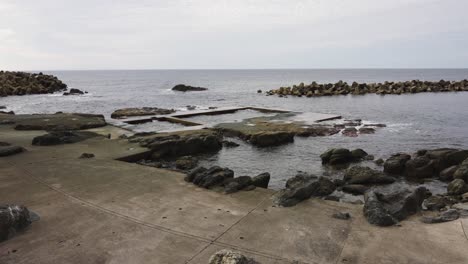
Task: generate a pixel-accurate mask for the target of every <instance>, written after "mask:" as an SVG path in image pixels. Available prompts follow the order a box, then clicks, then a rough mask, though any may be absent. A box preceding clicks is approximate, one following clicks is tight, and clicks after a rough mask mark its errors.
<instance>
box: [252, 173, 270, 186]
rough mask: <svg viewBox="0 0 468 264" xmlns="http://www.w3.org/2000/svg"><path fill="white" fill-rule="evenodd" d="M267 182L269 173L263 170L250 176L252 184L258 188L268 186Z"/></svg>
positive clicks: (268, 181)
mask: <svg viewBox="0 0 468 264" xmlns="http://www.w3.org/2000/svg"><path fill="white" fill-rule="evenodd" d="M268 183H270V173H268V172H265V173H262V174H259V175H257V176H255V177H253V178H252V185H254V186H256V187H260V188H265V189H267V188H268Z"/></svg>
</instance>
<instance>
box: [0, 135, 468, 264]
mask: <svg viewBox="0 0 468 264" xmlns="http://www.w3.org/2000/svg"><path fill="white" fill-rule="evenodd" d="M106 129H108V131H110V132H112V133H114V134H119V132H118V131H116V129H115V128H112V127H105V128H101V129H100V132H101V133H104V134H105V133H108V131H106ZM110 132H109V133H110ZM43 133H44V132H43V131H27V132H18V131H14V130H12V128H9V127H0V138H1V139H2V141H6V142H10V143H13V144H15V145H20V146H23V147H27V149H28V151H27V152H25V153H22V154H20V155H17V156H11V157H5V158H0V202H1V203H17V204H18V203H19V204H24V205H26V206H27V207H28V208H30V209H31V210H32V211H34V212H36V213H38V214H39V215H40V216H41V219H40V220H39V221H38V222H34V223H33V224H32V225H31V227H30V228H29V229H27V230H26V231H24V232H22V233H20V234H18V235H17V236H15V237H14V238H13V239H11V240H8V241H6V242H3V243H0V263H2V264H3V263H171V264H172V263H192V264H199V263H200V264H203V263H207V262H208V259H209V257H210V256H211V255H212V254H213V253H214V252H216V251H218V250H220V249H224V248H230V249H234V250H237V251H241V252H243V253H245V254H246V255H247V256H249V257H253V258H255V259H256V260H257V261H260V262H261V263H264V264H265V263H281V264H283V263H292V262H293V261H298V262H296V263H467V262H468V252H467V250H466V248H467V247H468V240H467V238H466V236H465V234H464V231H463V225H464V227H465V229H466V228H468V221H467V220H466V219H462V220H457V221H454V222H450V223H443V224H435V225H424V224H421V223H419V221H418V218H417V217H413V218H411V219H410V220H408V221H405V222H403V223H402V226H401V227H391V228H379V227H374V226H371V225H369V224H368V223H367V222H366V220H365V219H364V217H363V216H362V206H358V205H349V204H342V203H335V202H329V201H321V200H315V199H311V200H308V201H305V202H303V203H301V204H299V205H297V206H296V207H291V208H278V207H273V203H272V200H273V199H272V195H274V192H273V191H271V190H265V189H261V188H257V189H256V190H254V191H250V192H240V193H235V194H233V195H224V194H220V193H217V192H213V191H209V190H205V189H201V188H197V187H195V186H194V185H192V184H188V183H186V182H185V181H184V180H183V175H182V174H179V173H175V172H171V171H166V170H160V169H156V168H152V167H146V166H139V165H136V164H130V163H125V162H121V161H116V160H115V159H117V158H120V157H122V156H126V155H132V154H136V153H138V152H141V151H145V150H144V149H141V148H140V147H139V146H138V145H137V144H130V143H128V142H127V141H126V140H112V139H111V140H109V139H106V138H93V139H89V140H86V141H83V142H79V143H75V144H69V145H62V146H54V147H36V146H31V145H30V142H31V139H32V137H34V136H36V135H40V134H43ZM83 152H87V153H94V154H95V155H96V157H95V158H94V159H79V158H78V157H79V156H80V155H81V153H83ZM336 212H349V213H350V214H351V215H352V218H351V220H338V219H334V218H332V217H331V216H332V214H333V213H336Z"/></svg>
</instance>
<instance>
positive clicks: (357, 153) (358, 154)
mask: <svg viewBox="0 0 468 264" xmlns="http://www.w3.org/2000/svg"><path fill="white" fill-rule="evenodd" d="M351 156H352V157H353V159H354V160H360V159H364V158H366V157H367V156H369V154H367V152H365V151H364V150H362V149H355V150H353V151H351Z"/></svg>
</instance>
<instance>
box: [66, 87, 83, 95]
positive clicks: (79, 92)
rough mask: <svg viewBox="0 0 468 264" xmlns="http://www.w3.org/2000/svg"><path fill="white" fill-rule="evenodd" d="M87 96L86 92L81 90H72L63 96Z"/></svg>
mask: <svg viewBox="0 0 468 264" xmlns="http://www.w3.org/2000/svg"><path fill="white" fill-rule="evenodd" d="M82 94H85V92H83V91H81V90H80V89H74V88H72V89H70V92H65V93H63V95H82Z"/></svg>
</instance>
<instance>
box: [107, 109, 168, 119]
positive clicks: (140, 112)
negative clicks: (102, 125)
mask: <svg viewBox="0 0 468 264" xmlns="http://www.w3.org/2000/svg"><path fill="white" fill-rule="evenodd" d="M172 113H175V110H174V109H164V108H157V107H141V108H123V109H118V110H115V111H114V112H113V113H112V114H111V118H114V119H123V118H127V117H132V116H147V115H169V114H172Z"/></svg>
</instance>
